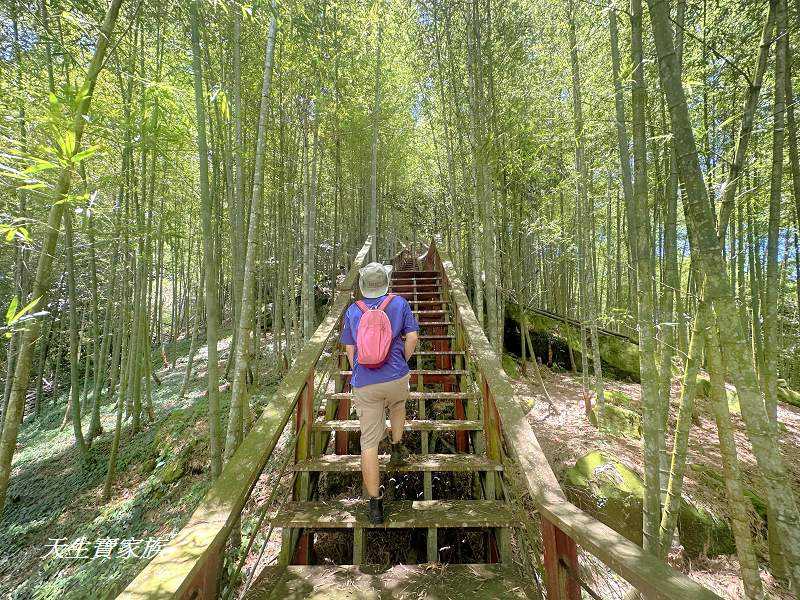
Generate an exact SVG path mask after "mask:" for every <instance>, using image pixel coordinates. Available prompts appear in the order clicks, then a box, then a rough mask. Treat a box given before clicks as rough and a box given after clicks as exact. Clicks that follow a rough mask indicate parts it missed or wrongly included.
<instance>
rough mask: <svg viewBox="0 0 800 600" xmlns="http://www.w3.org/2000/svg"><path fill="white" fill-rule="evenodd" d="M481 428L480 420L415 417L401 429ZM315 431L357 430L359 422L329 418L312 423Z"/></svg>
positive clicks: (449, 429) (387, 427)
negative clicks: (328, 419)
mask: <svg viewBox="0 0 800 600" xmlns="http://www.w3.org/2000/svg"><path fill="white" fill-rule="evenodd" d="M389 428H390V427H389V421H388V420H387V421H386V429H387V430H388V429H389ZM482 428H483V423H481V422H480V421H462V420H458V419H454V420H448V419H441V420H434V419H416V420H413V421H406V423H405V426H404V427H403V429H404V430H405V431H480V430H481V429H482ZM314 430H315V431H359V430H360V427H359V423H358V421H357V420H330V421H317V422H316V423H314Z"/></svg>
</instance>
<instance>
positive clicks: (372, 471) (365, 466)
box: [361, 446, 380, 498]
mask: <svg viewBox="0 0 800 600" xmlns="http://www.w3.org/2000/svg"><path fill="white" fill-rule="evenodd" d="M361 476H362V477H363V478H364V487H366V488H367V493H368V494H369V495H370V497H372V498H377V497H378V496H380V487H379V484H380V473H379V472H378V447H377V446H376V447H375V448H367V449H365V450H361Z"/></svg>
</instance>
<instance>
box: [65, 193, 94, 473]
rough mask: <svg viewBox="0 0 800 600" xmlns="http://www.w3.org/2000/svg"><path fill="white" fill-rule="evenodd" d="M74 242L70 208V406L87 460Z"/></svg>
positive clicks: (67, 234) (67, 242) (67, 239)
mask: <svg viewBox="0 0 800 600" xmlns="http://www.w3.org/2000/svg"><path fill="white" fill-rule="evenodd" d="M73 242H74V240H73V236H72V209H71V208H68V209H67V210H66V211H65V212H64V246H65V247H66V262H67V290H68V294H69V299H68V301H69V373H70V388H69V395H70V400H69V404H70V406H71V407H72V428H73V430H74V432H75V444H76V445H77V446H78V450H79V451H80V453H81V456H83V457H84V458H86V456H87V455H88V446H87V445H86V441H85V440H84V438H83V426H82V424H81V401H80V367H79V365H78V346H79V345H80V339H79V338H80V333H79V331H78V329H79V327H80V325H79V324H78V307H77V304H78V294H77V292H76V290H75V253H74V244H73ZM87 360H88V358H87Z"/></svg>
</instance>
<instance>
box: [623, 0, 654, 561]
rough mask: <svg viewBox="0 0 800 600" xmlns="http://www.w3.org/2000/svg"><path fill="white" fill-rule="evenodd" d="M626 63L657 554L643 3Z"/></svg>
mask: <svg viewBox="0 0 800 600" xmlns="http://www.w3.org/2000/svg"><path fill="white" fill-rule="evenodd" d="M631 63H632V64H633V67H634V69H633V85H632V106H633V160H634V170H633V196H634V206H635V210H634V211H632V213H631V214H629V215H628V216H629V222H628V235H629V236H632V239H633V241H634V243H632V244H631V246H632V247H633V248H635V255H634V256H635V262H636V265H637V277H638V281H639V286H638V290H637V298H638V302H637V304H638V318H639V371H640V374H641V381H642V417H643V418H642V435H643V437H644V481H645V490H644V504H643V511H642V512H643V519H644V521H643V532H644V548H645V549H646V550H651V551H653V552H656V553H657V550H658V528H659V523H660V520H661V502H660V494H661V486H660V472H659V471H660V454H659V446H660V443H659V440H660V438H661V436H663V428H662V427H660V420H661V414H662V411H661V407H660V403H659V396H658V368H657V366H656V361H655V353H656V348H655V331H654V329H655V328H654V326H653V323H654V314H653V287H652V285H651V284H650V283H649V282H651V281H652V280H653V275H654V274H653V272H652V265H651V262H650V239H649V238H650V212H649V208H648V202H647V135H646V130H645V111H646V108H647V88H646V87H645V81H644V52H643V44H642V2H641V0H632V1H631Z"/></svg>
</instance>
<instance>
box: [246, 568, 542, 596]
mask: <svg viewBox="0 0 800 600" xmlns="http://www.w3.org/2000/svg"><path fill="white" fill-rule="evenodd" d="M535 597H536V596H535V591H534V586H533V584H532V582H531V579H530V578H529V577H522V576H521V575H520V573H519V572H518V571H517V570H516V569H515V568H514V567H513V565H510V564H505V563H498V564H493V565H486V564H471V565H442V564H421V565H396V566H388V565H374V566H373V565H363V566H355V565H318V566H290V567H279V566H275V567H266V568H264V569H263V570H262V571H261V573H259V575H258V578H257V579H256V581H255V582H254V583H253V586H252V587H251V588H250V590H249V591H248V592H247V594H246V595H245V597H244V600H307V599H308V598H316V599H320V598H327V599H329V600H345V599H347V600H394V599H401V598H402V599H406V600H408V599H412V598H413V599H414V600H449V599H453V598H458V599H462V598H463V599H465V600H477V599H478V598H480V599H489V598H491V599H499V598H502V599H503V600H529V599H531V598H535Z"/></svg>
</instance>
